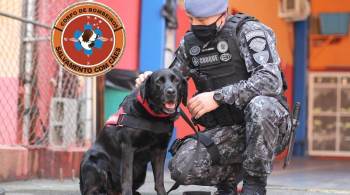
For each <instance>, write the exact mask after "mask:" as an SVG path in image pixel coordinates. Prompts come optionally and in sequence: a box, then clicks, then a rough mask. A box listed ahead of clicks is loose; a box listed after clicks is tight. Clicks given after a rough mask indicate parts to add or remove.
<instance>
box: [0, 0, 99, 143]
mask: <svg viewBox="0 0 350 195" xmlns="http://www.w3.org/2000/svg"><path fill="white" fill-rule="evenodd" d="M74 2H75V1H74V0H11V1H9V0H0V121H1V125H0V145H23V146H43V147H64V148H67V147H76V146H78V147H79V146H85V145H88V144H90V143H91V141H92V140H93V139H94V138H93V137H94V130H93V129H94V128H93V125H92V124H94V114H93V113H95V112H94V110H93V108H94V107H93V105H94V94H93V91H95V90H94V87H95V81H94V79H92V78H85V77H79V76H75V75H72V74H70V73H68V72H66V71H65V70H63V69H62V68H61V66H59V65H58V64H57V62H56V61H55V60H54V57H53V55H52V53H51V46H50V33H51V25H52V23H53V22H54V20H55V18H56V17H57V15H58V13H59V12H60V11H61V10H62V9H64V8H65V7H67V6H68V5H70V4H72V3H74Z"/></svg>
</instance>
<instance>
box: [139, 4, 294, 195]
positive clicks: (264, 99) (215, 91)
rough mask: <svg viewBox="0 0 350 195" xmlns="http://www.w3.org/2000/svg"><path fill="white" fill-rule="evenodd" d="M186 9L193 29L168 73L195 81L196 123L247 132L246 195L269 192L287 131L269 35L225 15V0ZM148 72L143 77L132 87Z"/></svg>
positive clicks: (226, 186)
mask: <svg viewBox="0 0 350 195" xmlns="http://www.w3.org/2000/svg"><path fill="white" fill-rule="evenodd" d="M185 8H186V12H187V14H188V16H189V18H190V21H191V31H190V32H188V33H187V34H186V35H185V37H184V39H183V40H182V41H181V43H180V46H179V48H178V50H177V51H176V57H175V59H174V61H173V63H172V64H171V66H170V68H172V69H175V70H177V71H179V72H181V73H182V75H183V76H185V77H186V78H189V77H192V78H193V80H194V82H195V85H196V88H197V95H196V96H194V97H193V98H191V99H190V100H189V103H188V108H189V110H190V113H191V115H192V117H193V118H194V120H195V121H196V122H197V123H199V124H201V125H203V126H204V127H206V129H226V130H231V129H232V130H234V129H237V127H241V128H242V129H244V130H243V132H241V134H243V135H244V136H243V139H241V140H239V141H241V142H242V143H243V145H244V146H245V147H244V149H243V151H242V154H241V156H242V161H241V164H240V165H241V168H242V169H243V172H244V174H243V194H244V195H256V194H258V195H263V194H266V182H267V176H268V175H269V174H270V173H271V171H272V161H273V159H274V156H275V154H277V153H278V152H281V151H282V150H283V149H284V148H285V146H286V145H287V144H288V140H289V137H290V130H291V122H290V116H289V111H288V106H287V105H286V101H285V98H284V96H283V92H284V85H285V82H284V79H283V74H282V73H281V71H280V68H279V64H280V58H279V55H278V53H277V49H276V40H275V35H274V32H273V31H272V30H271V29H270V28H269V27H267V26H265V25H264V24H262V23H260V22H259V21H258V20H256V19H255V18H253V17H250V16H247V15H245V14H235V15H233V16H230V15H228V13H227V11H228V1H227V0H185ZM150 74H151V72H146V73H144V74H142V75H140V77H139V78H138V79H137V80H136V83H137V85H139V84H140V83H141V82H142V81H143V80H144V79H145V78H146V77H147V76H148V75H150ZM241 137H242V136H241ZM175 166H176V165H175ZM184 166H188V165H184ZM236 183H237V181H235V182H234V183H230V182H223V183H220V184H217V185H216V187H217V188H218V191H217V192H216V193H217V194H220V195H231V194H236V192H235V190H233V189H235V187H236Z"/></svg>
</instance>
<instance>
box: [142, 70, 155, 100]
mask: <svg viewBox="0 0 350 195" xmlns="http://www.w3.org/2000/svg"><path fill="white" fill-rule="evenodd" d="M151 77H152V75H150V76H148V77H147V78H146V80H145V81H143V83H142V84H141V86H140V92H141V97H142V100H143V101H145V100H146V99H148V97H149V93H150V89H151Z"/></svg>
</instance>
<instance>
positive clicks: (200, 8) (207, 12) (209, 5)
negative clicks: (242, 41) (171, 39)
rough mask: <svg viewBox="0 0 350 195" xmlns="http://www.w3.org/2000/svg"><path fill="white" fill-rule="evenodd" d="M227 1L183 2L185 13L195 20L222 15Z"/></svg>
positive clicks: (186, 0)
mask: <svg viewBox="0 0 350 195" xmlns="http://www.w3.org/2000/svg"><path fill="white" fill-rule="evenodd" d="M227 7H228V0H185V9H186V12H187V13H189V14H191V15H192V16H193V17H196V18H206V17H209V16H215V15H218V14H221V13H224V12H225V11H226V10H227Z"/></svg>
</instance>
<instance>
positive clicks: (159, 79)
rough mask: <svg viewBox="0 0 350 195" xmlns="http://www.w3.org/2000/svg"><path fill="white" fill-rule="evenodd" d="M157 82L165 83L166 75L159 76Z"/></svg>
mask: <svg viewBox="0 0 350 195" xmlns="http://www.w3.org/2000/svg"><path fill="white" fill-rule="evenodd" d="M156 83H157V84H163V83H165V78H164V77H159V78H158V79H157V80H156Z"/></svg>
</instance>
